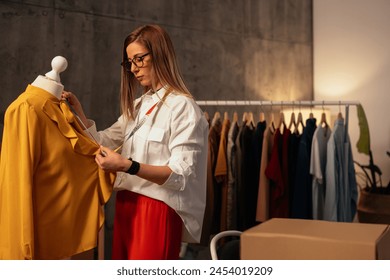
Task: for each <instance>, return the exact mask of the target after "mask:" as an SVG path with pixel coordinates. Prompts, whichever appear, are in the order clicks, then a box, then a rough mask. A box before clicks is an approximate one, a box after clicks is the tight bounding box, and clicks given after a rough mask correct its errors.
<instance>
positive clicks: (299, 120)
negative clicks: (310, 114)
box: [294, 101, 305, 133]
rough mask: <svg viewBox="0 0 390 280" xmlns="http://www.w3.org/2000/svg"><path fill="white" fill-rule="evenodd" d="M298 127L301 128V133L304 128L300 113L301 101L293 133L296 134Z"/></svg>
mask: <svg viewBox="0 0 390 280" xmlns="http://www.w3.org/2000/svg"><path fill="white" fill-rule="evenodd" d="M299 125H301V126H302V131H303V129H304V128H305V124H304V123H303V117H302V112H301V101H299V113H298V119H297V125H296V126H295V130H294V133H297V132H298V131H299V130H298V128H299Z"/></svg>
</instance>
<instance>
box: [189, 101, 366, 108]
mask: <svg viewBox="0 0 390 280" xmlns="http://www.w3.org/2000/svg"><path fill="white" fill-rule="evenodd" d="M196 103H197V104H198V105H200V106H238V105H241V106H242V105H244V106H246V105H255V106H294V107H295V106H322V105H323V106H325V105H327V106H339V105H340V106H348V105H356V106H357V105H359V104H360V102H358V101H314V100H313V101H268V100H267V101H262V100H198V101H196Z"/></svg>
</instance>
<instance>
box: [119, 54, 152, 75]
mask: <svg viewBox="0 0 390 280" xmlns="http://www.w3.org/2000/svg"><path fill="white" fill-rule="evenodd" d="M149 54H150V53H146V54H143V55H141V56H136V57H134V58H133V59H131V58H129V60H126V61H123V62H122V63H121V65H122V67H123V68H125V70H126V71H128V72H131V64H132V63H133V64H134V65H135V66H137V67H138V68H141V67H144V59H145V56H147V55H149Z"/></svg>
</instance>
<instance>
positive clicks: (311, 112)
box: [309, 101, 314, 119]
mask: <svg viewBox="0 0 390 280" xmlns="http://www.w3.org/2000/svg"><path fill="white" fill-rule="evenodd" d="M310 105H311V106H310V115H309V118H310V119H314V115H313V101H310Z"/></svg>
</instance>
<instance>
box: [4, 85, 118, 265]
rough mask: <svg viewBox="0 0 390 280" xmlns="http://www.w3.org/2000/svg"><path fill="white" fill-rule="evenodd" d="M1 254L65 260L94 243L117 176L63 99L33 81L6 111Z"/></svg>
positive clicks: (15, 257) (93, 245)
mask: <svg viewBox="0 0 390 280" xmlns="http://www.w3.org/2000/svg"><path fill="white" fill-rule="evenodd" d="M4 124H5V125H4V134H3V143H2V151H1V159H0V160H1V161H0V259H63V258H66V257H70V256H72V255H74V254H76V253H80V252H83V251H86V250H89V249H92V248H94V247H96V245H97V236H98V231H99V229H100V227H101V226H102V224H103V222H104V213H103V209H102V206H103V205H104V204H105V203H106V202H107V200H108V199H109V197H110V195H111V192H112V184H113V182H114V179H115V175H114V174H111V173H105V172H103V171H102V170H101V169H99V168H98V166H97V164H96V163H95V160H94V158H95V154H96V153H97V151H98V148H99V147H98V145H97V144H96V143H94V142H93V141H91V140H90V139H89V138H88V137H87V136H86V135H84V134H83V132H82V131H83V130H82V128H81V127H80V125H79V124H78V123H77V121H76V119H75V117H74V116H73V114H72V113H71V112H70V110H69V108H68V107H67V105H66V104H65V103H60V102H59V100H58V99H57V98H55V97H54V96H53V95H51V94H50V93H48V92H46V91H44V90H42V89H40V88H37V87H34V86H31V85H29V86H28V87H27V89H26V91H25V92H24V93H22V94H21V95H20V96H19V97H18V98H17V99H16V100H15V101H14V102H13V103H12V104H11V105H10V106H9V107H8V109H7V111H6V114H5V121H4Z"/></svg>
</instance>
